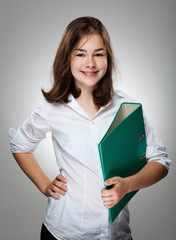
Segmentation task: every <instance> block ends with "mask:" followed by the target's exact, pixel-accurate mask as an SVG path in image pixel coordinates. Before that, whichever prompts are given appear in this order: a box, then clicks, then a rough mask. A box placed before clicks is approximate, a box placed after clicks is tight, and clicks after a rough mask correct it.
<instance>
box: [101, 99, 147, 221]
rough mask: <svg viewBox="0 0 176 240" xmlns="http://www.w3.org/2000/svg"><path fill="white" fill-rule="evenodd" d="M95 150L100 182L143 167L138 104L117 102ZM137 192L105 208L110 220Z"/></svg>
mask: <svg viewBox="0 0 176 240" xmlns="http://www.w3.org/2000/svg"><path fill="white" fill-rule="evenodd" d="M98 150H99V155H100V161H101V167H102V172H103V178H104V181H105V180H106V179H108V178H111V177H114V176H120V177H127V176H131V175H133V174H135V173H137V172H138V171H140V170H141V169H142V168H143V167H144V166H145V164H146V158H145V153H146V135H145V128H144V120H143V112H142V105H141V104H140V103H128V102H127V103H122V104H121V106H120V108H119V110H118V111H117V113H116V116H115V117H114V119H113V121H112V123H111V125H110V127H109V129H108V130H107V132H106V134H105V135H104V137H103V138H102V140H101V141H100V143H99V144H98ZM106 187H107V186H105V188H106ZM137 191H138V190H137ZM137 191H133V192H130V193H127V194H126V195H125V196H124V197H123V198H122V199H121V200H120V201H119V202H118V203H117V204H116V205H115V206H114V207H113V208H111V209H109V216H110V221H111V223H112V222H113V221H114V220H115V218H116V217H117V215H118V214H119V213H120V212H121V210H122V209H123V208H124V207H125V205H126V204H127V203H128V202H129V201H130V199H131V198H132V197H133V196H134V195H135V194H136V193H137Z"/></svg>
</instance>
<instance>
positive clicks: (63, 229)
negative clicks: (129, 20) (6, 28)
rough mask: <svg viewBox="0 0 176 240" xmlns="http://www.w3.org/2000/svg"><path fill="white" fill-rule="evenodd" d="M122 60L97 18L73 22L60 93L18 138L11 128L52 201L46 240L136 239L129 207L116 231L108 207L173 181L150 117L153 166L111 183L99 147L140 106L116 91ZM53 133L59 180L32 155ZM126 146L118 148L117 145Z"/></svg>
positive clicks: (58, 75) (57, 84)
mask: <svg viewBox="0 0 176 240" xmlns="http://www.w3.org/2000/svg"><path fill="white" fill-rule="evenodd" d="M113 69H114V56H113V52H112V49H111V44H110V38H109V35H108V32H107V30H106V29H105V27H104V26H103V24H102V23H101V22H100V21H99V20H98V19H95V18H93V17H81V18H78V19H75V20H74V21H72V22H71V23H70V24H69V25H68V26H67V28H66V30H65V32H64V34H63V37H62V39H61V42H60V45H59V48H58V51H57V54H56V57H55V61H54V64H53V76H54V83H53V87H52V88H51V90H50V91H49V92H45V91H44V90H42V92H43V95H44V97H45V98H44V99H43V101H42V103H41V105H40V106H39V107H38V108H37V109H36V110H35V111H34V112H33V113H32V115H31V117H30V118H29V119H28V120H26V121H25V122H24V124H23V125H22V126H21V127H20V128H19V129H18V130H17V131H16V130H14V129H10V131H9V136H10V144H11V151H12V153H13V155H14V157H15V159H16V161H17V162H18V164H19V165H20V167H21V168H22V170H23V171H24V172H25V173H26V175H27V176H28V177H29V178H30V179H31V180H32V181H33V182H34V184H35V185H36V186H37V187H38V188H39V190H40V191H41V192H42V193H43V194H44V195H45V196H47V197H48V207H47V210H46V214H45V218H44V223H43V226H42V230H41V239H42V240H44V239H47V240H50V239H63V240H65V239H67V240H68V239H69V240H78V239H83V240H90V239H93V240H98V239H103V240H106V239H110V240H115V239H119V240H130V239H131V231H130V228H129V212H128V206H126V207H125V208H124V209H123V210H122V211H121V213H120V214H119V215H118V217H117V218H116V219H115V221H114V222H113V224H110V222H109V216H108V208H112V207H113V206H114V205H115V204H116V203H117V202H118V201H119V200H120V199H121V198H122V197H123V196H124V195H125V194H126V193H128V192H130V191H133V190H137V189H141V188H145V187H147V186H150V185H152V184H154V183H156V182H158V181H159V180H161V179H162V178H163V177H165V176H166V175H167V171H168V168H169V164H170V160H169V159H168V158H167V153H166V150H165V147H164V146H163V144H162V142H161V140H160V139H157V138H155V137H154V135H153V132H152V129H151V127H150V125H149V124H148V122H147V120H146V118H145V130H146V138H147V160H148V163H147V164H146V166H145V167H144V168H143V169H142V170H141V171H140V172H139V173H137V174H135V175H133V176H130V177H127V178H120V177H118V176H115V177H113V178H111V179H108V180H106V181H105V184H106V185H108V186H111V188H110V189H105V188H104V181H103V177H102V170H101V166H100V159H99V154H98V147H97V144H98V143H99V142H100V140H101V138H102V137H103V135H104V134H105V132H106V131H107V129H108V127H109V125H110V123H111V121H112V120H113V118H114V116H115V114H116V112H117V110H118V108H119V106H120V104H121V103H123V102H134V99H133V98H132V97H130V96H128V95H127V94H125V93H123V92H121V91H115V90H113V84H112V72H113ZM48 131H51V132H52V140H53V147H54V150H55V155H56V160H57V164H58V167H59V170H60V172H59V175H58V176H56V178H55V179H54V180H53V181H51V180H50V179H48V177H47V176H46V175H45V174H44V173H43V171H42V170H41V168H40V167H39V165H38V164H37V161H36V159H35V157H34V155H33V154H32V152H33V151H34V150H35V148H36V146H37V144H38V143H39V142H40V141H41V140H42V139H43V138H45V136H46V133H47V132H48ZM117 147H118V146H117Z"/></svg>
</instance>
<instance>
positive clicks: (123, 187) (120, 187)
mask: <svg viewBox="0 0 176 240" xmlns="http://www.w3.org/2000/svg"><path fill="white" fill-rule="evenodd" d="M105 184H106V185H107V186H111V188H109V189H105V188H103V189H102V190H101V197H102V200H103V203H104V206H105V207H107V208H112V207H114V206H115V205H116V204H117V203H118V202H119V201H120V200H121V199H122V198H123V197H124V196H125V194H126V193H127V192H128V191H127V189H128V187H127V183H126V181H125V178H121V177H113V178H109V179H107V180H106V181H105Z"/></svg>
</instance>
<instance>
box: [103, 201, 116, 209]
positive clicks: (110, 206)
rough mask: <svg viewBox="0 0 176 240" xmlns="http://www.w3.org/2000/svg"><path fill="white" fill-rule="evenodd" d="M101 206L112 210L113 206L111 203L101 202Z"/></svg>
mask: <svg viewBox="0 0 176 240" xmlns="http://www.w3.org/2000/svg"><path fill="white" fill-rule="evenodd" d="M103 204H104V206H105V207H106V208H112V207H113V206H114V205H115V204H114V202H113V201H107V202H103Z"/></svg>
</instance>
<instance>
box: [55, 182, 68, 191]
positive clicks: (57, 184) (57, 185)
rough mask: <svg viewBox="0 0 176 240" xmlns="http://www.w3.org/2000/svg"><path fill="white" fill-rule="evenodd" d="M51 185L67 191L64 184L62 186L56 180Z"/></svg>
mask: <svg viewBox="0 0 176 240" xmlns="http://www.w3.org/2000/svg"><path fill="white" fill-rule="evenodd" d="M53 185H54V186H56V187H57V188H59V189H61V190H63V191H65V192H67V190H68V187H67V186H66V185H65V184H63V183H62V182H60V181H58V180H57V179H55V180H54V181H53Z"/></svg>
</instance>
